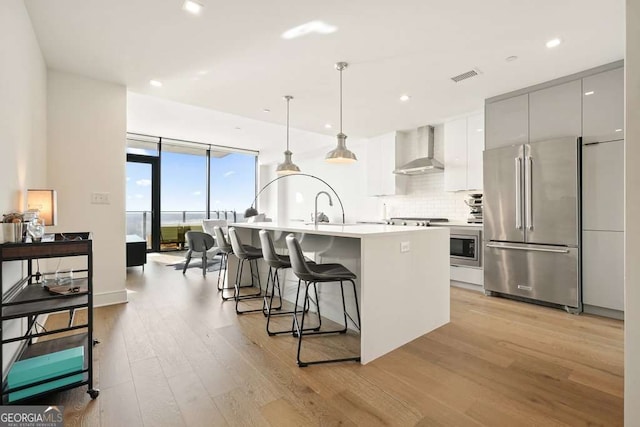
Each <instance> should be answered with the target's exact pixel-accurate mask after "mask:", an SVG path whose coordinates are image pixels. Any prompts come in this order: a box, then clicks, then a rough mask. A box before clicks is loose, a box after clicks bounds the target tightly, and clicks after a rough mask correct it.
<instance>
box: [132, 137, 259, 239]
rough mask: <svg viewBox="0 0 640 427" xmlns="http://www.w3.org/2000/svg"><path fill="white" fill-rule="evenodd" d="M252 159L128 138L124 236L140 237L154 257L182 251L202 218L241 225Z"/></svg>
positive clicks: (252, 178) (251, 191)
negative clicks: (162, 252)
mask: <svg viewBox="0 0 640 427" xmlns="http://www.w3.org/2000/svg"><path fill="white" fill-rule="evenodd" d="M257 154H258V153H257V152H252V151H240V150H234V149H230V148H227V147H219V146H212V145H208V144H201V143H195V142H188V141H181V140H175V139H167V138H161V137H153V136H147V135H140V134H128V135H127V157H128V159H129V160H128V163H127V234H136V235H139V236H140V237H143V236H144V238H145V239H146V240H147V242H149V247H150V248H151V250H154V251H158V250H161V249H176V248H177V249H182V248H183V247H184V230H186V229H187V226H189V229H194V228H195V229H198V228H199V227H200V226H201V224H202V220H203V219H206V218H223V219H227V220H229V221H244V211H245V209H246V208H247V207H249V206H250V205H251V203H252V201H253V199H254V197H255V195H256V171H257V168H256V165H257ZM149 165H155V166H153V168H155V169H153V168H152V169H153V170H155V171H157V172H150V170H149ZM143 175H144V176H143ZM152 206H156V208H155V209H154V208H153V207H152ZM158 212H159V215H158ZM152 242H153V243H152Z"/></svg>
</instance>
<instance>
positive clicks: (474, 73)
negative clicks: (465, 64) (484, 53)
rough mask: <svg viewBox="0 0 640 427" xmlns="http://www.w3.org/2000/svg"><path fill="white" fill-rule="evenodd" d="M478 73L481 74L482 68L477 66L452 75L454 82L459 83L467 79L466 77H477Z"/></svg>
mask: <svg viewBox="0 0 640 427" xmlns="http://www.w3.org/2000/svg"><path fill="white" fill-rule="evenodd" d="M478 74H480V70H478V69H477V68H474V69H473V70H471V71H467V72H465V73H462V74H458V75H457V76H453V77H451V80H453V81H454V82H456V83H458V82H460V81H462V80H466V79H470V78H471V77H475V76H477V75H478Z"/></svg>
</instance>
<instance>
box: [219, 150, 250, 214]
mask: <svg viewBox="0 0 640 427" xmlns="http://www.w3.org/2000/svg"><path fill="white" fill-rule="evenodd" d="M210 162H211V178H210V179H211V181H210V182H211V186H210V194H211V217H212V218H227V219H232V220H235V221H238V222H240V221H245V218H244V211H245V209H247V208H248V207H249V206H250V205H251V202H253V199H254V197H255V196H256V180H255V177H256V156H255V155H251V154H243V153H224V152H214V151H211V160H210ZM249 177H253V179H249ZM233 212H235V218H230V217H231V215H233ZM225 214H226V216H225Z"/></svg>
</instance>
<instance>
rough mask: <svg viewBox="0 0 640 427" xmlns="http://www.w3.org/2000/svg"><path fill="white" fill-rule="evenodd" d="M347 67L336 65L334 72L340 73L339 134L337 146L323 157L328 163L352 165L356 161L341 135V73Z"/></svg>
mask: <svg viewBox="0 0 640 427" xmlns="http://www.w3.org/2000/svg"><path fill="white" fill-rule="evenodd" d="M348 65H349V64H347V63H346V62H338V63H336V70H338V71H340V133H339V134H338V135H337V136H338V146H337V147H336V148H335V149H334V150H331V151H329V152H328V153H327V156H326V157H325V160H326V161H327V162H329V163H353V162H355V161H356V160H358V159H357V158H356V155H355V154H354V153H353V151H351V150H349V149H348V148H347V135H345V134H344V133H342V71H344V69H345V68H347V66H348Z"/></svg>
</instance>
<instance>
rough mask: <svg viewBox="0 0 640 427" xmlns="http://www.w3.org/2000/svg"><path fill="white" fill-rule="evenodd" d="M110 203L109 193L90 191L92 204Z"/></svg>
mask: <svg viewBox="0 0 640 427" xmlns="http://www.w3.org/2000/svg"><path fill="white" fill-rule="evenodd" d="M110 203H111V201H110V200H109V193H91V204H92V205H108V204H110Z"/></svg>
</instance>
